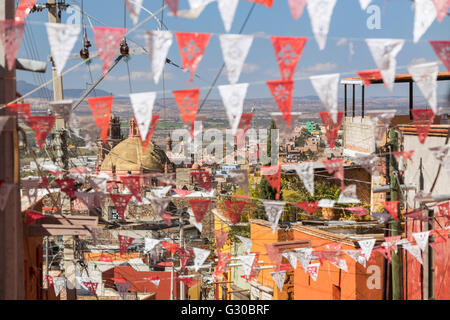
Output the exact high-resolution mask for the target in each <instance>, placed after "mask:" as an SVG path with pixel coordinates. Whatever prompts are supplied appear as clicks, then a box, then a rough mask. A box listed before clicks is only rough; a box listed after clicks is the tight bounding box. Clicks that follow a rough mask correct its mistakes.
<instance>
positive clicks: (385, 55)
mask: <svg viewBox="0 0 450 320" xmlns="http://www.w3.org/2000/svg"><path fill="white" fill-rule="evenodd" d="M404 42H405V40H401V39H366V43H367V46H368V47H369V50H370V53H371V54H372V57H373V59H374V60H375V64H376V65H377V67H378V69H380V72H381V76H382V77H383V82H384V84H385V86H386V87H387V88H388V89H389V91H392V90H393V89H394V80H395V69H396V66H397V60H396V56H397V54H398V53H399V52H400V50H402V48H403V44H404Z"/></svg>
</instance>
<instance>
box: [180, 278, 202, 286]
mask: <svg viewBox="0 0 450 320" xmlns="http://www.w3.org/2000/svg"><path fill="white" fill-rule="evenodd" d="M177 280H178V281H181V282H183V283H184V284H185V285H186V287H188V288H190V287H192V286H193V285H195V284H197V283H198V280H192V278H187V277H178V278H177Z"/></svg>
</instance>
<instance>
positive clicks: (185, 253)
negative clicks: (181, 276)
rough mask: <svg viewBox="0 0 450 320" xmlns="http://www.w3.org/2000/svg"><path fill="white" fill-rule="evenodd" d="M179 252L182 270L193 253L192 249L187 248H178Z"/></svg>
mask: <svg viewBox="0 0 450 320" xmlns="http://www.w3.org/2000/svg"><path fill="white" fill-rule="evenodd" d="M179 254H180V265H181V270H184V269H185V268H186V265H187V264H188V262H189V260H191V258H192V256H193V255H194V251H193V250H189V249H184V248H180V249H179Z"/></svg>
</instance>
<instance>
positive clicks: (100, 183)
mask: <svg viewBox="0 0 450 320" xmlns="http://www.w3.org/2000/svg"><path fill="white" fill-rule="evenodd" d="M109 179H110V176H109V174H107V173H105V172H101V173H99V174H92V175H91V176H90V177H89V182H90V183H91V184H92V185H91V187H94V188H95V189H96V190H97V191H100V192H103V193H107V190H106V184H107V182H108V180H109Z"/></svg>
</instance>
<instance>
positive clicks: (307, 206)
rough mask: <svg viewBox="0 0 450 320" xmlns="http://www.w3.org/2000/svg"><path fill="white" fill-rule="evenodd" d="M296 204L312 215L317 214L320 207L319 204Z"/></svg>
mask: <svg viewBox="0 0 450 320" xmlns="http://www.w3.org/2000/svg"><path fill="white" fill-rule="evenodd" d="M296 204H297V205H298V206H299V207H300V208H301V209H303V210H305V211H308V212H309V213H311V214H313V213H315V212H316V211H317V208H318V207H319V203H318V202H297V203H296Z"/></svg>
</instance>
